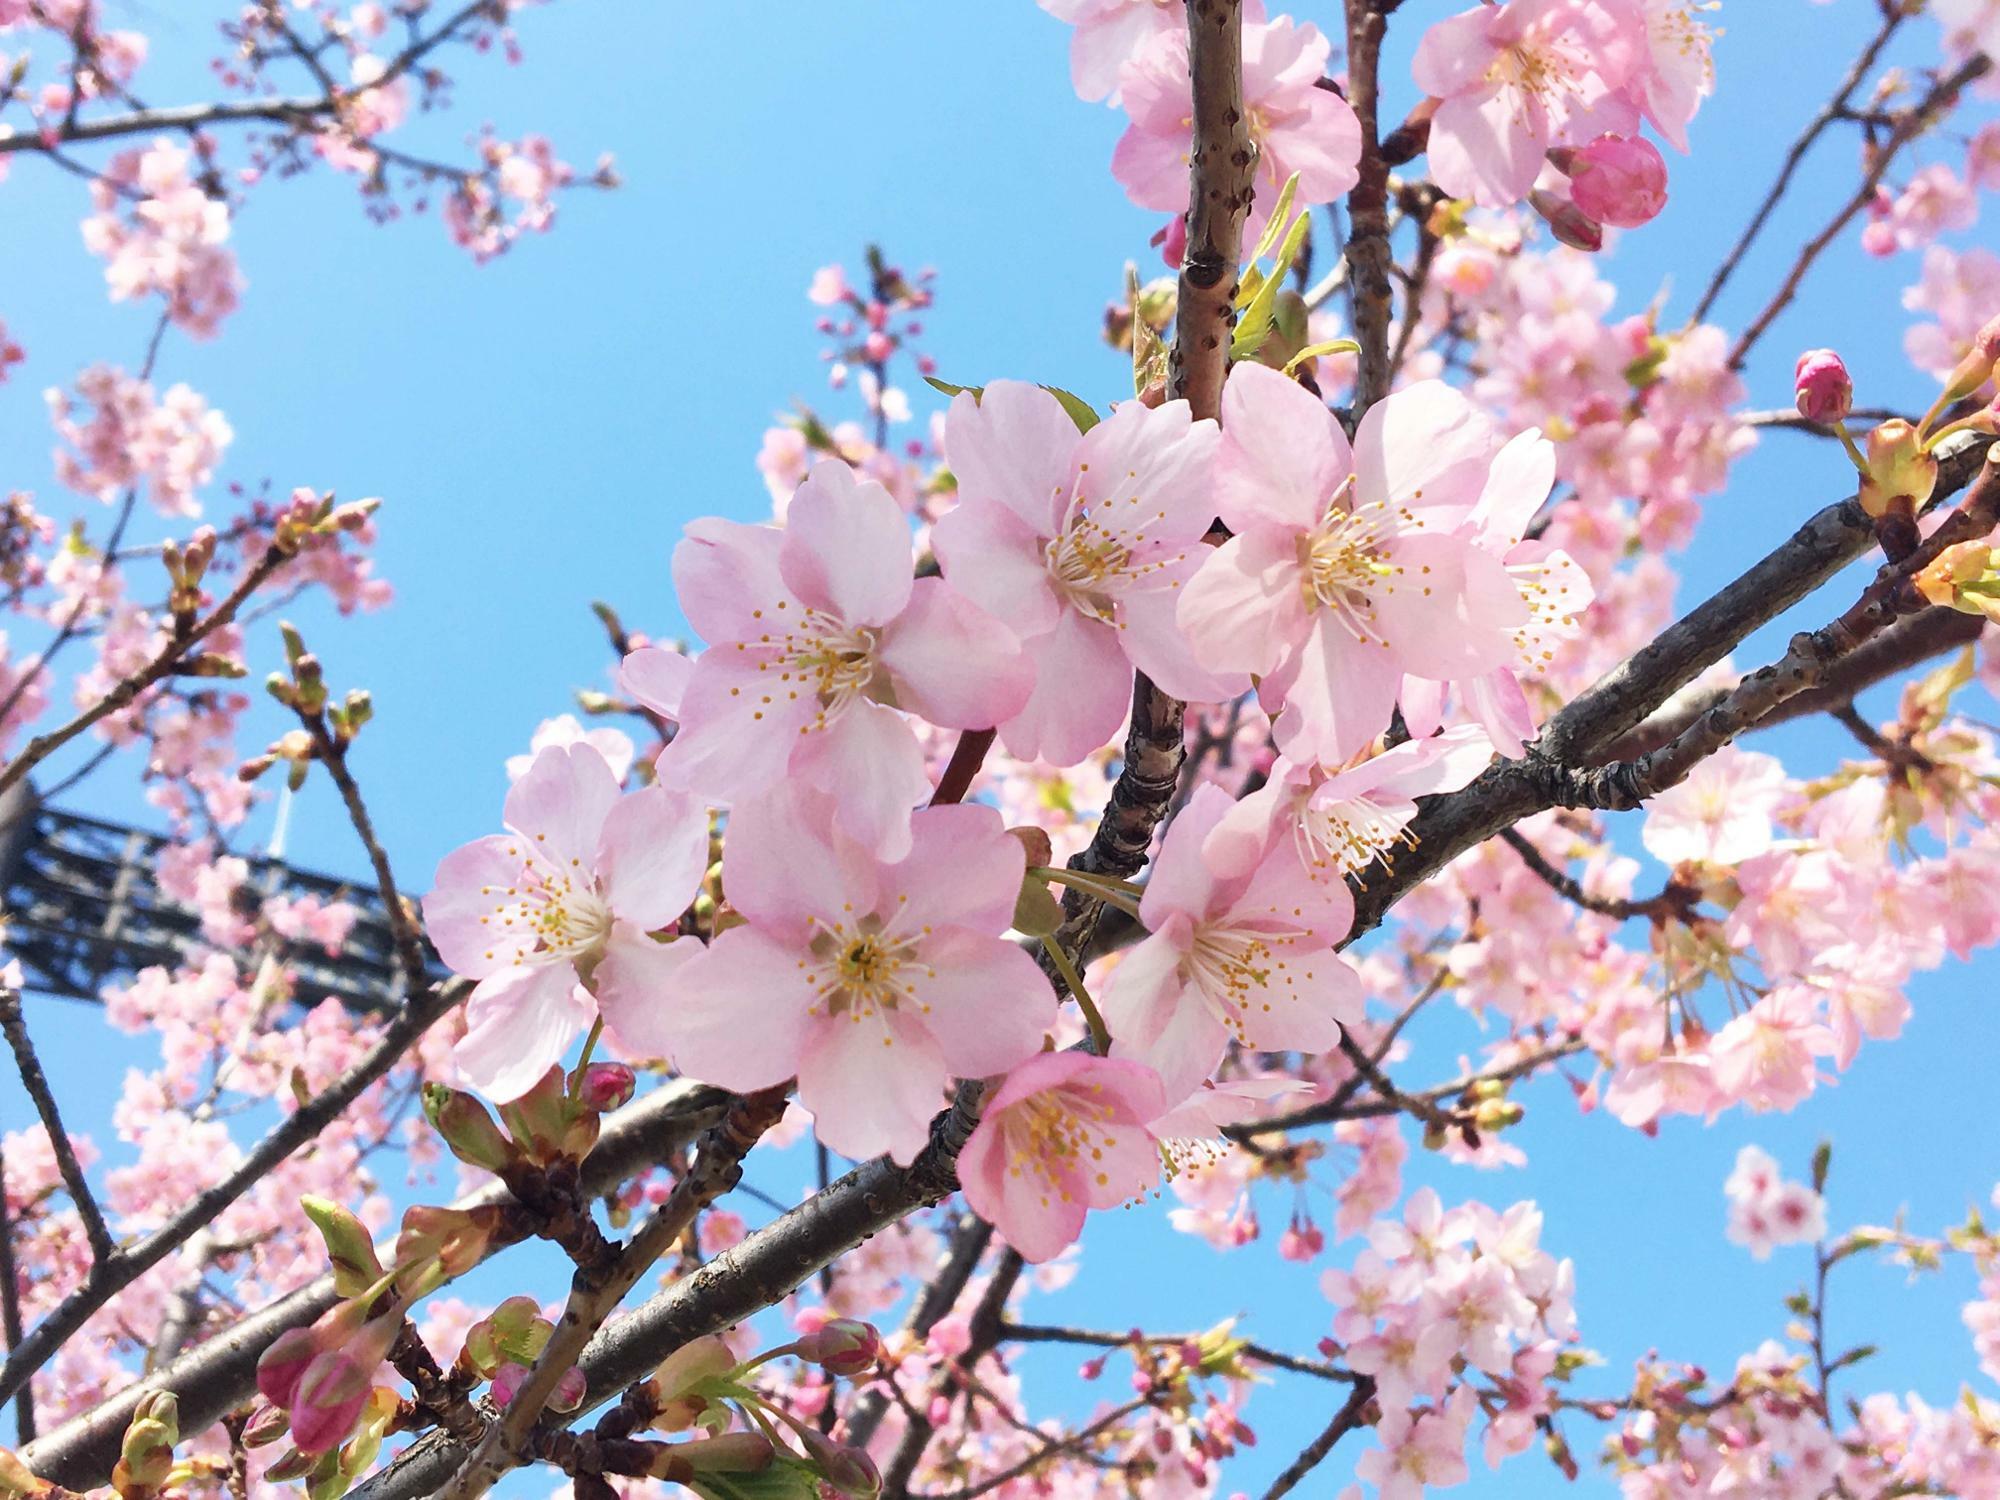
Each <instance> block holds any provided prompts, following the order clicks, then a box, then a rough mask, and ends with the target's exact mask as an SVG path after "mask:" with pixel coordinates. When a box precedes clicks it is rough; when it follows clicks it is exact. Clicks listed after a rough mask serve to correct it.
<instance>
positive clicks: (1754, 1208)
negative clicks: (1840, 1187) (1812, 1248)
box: [1722, 1146, 1826, 1260]
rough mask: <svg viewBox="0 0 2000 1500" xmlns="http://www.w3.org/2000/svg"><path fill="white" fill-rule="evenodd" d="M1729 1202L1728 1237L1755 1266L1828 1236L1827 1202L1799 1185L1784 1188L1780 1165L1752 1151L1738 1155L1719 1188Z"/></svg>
mask: <svg viewBox="0 0 2000 1500" xmlns="http://www.w3.org/2000/svg"><path fill="white" fill-rule="evenodd" d="M1722 1190H1723V1193H1724V1195H1725V1196H1726V1197H1727V1198H1728V1199H1729V1223H1728V1229H1727V1234H1728V1236H1729V1239H1730V1241H1731V1242H1732V1243H1734V1244H1738V1245H1742V1246H1744V1247H1745V1248H1746V1249H1748V1250H1749V1252H1750V1253H1751V1254H1752V1255H1753V1256H1755V1257H1756V1258H1757V1259H1758V1260H1766V1259H1769V1257H1770V1254H1771V1251H1772V1250H1773V1249H1774V1248H1775V1247H1777V1246H1779V1245H1802V1244H1811V1243H1812V1242H1813V1241H1815V1240H1817V1239H1820V1238H1821V1237H1823V1236H1824V1235H1825V1234H1826V1202H1825V1200H1824V1199H1823V1198H1821V1197H1820V1195H1819V1194H1818V1193H1816V1192H1814V1191H1813V1190H1812V1189H1811V1188H1810V1187H1808V1186H1807V1185H1806V1184H1805V1183H1803V1182H1787V1181H1785V1180H1783V1178H1782V1177H1781V1176H1780V1174H1779V1171H1778V1164H1777V1163H1776V1162H1775V1161H1773V1160H1772V1159H1771V1157H1770V1156H1769V1154H1767V1153H1766V1152H1764V1151H1762V1150H1759V1149H1758V1148H1757V1147H1755V1146H1745V1147H1744V1148H1743V1149H1742V1150H1740V1151H1739V1152H1737V1153H1736V1168H1735V1170H1734V1171H1732V1172H1731V1173H1730V1174H1729V1180H1728V1181H1727V1182H1725V1183H1724V1184H1723V1189H1722Z"/></svg>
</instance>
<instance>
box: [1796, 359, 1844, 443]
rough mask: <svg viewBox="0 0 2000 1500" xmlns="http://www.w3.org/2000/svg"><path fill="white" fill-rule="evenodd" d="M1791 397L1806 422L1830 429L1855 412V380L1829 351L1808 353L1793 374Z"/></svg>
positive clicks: (1839, 360)
mask: <svg viewBox="0 0 2000 1500" xmlns="http://www.w3.org/2000/svg"><path fill="white" fill-rule="evenodd" d="M1792 395H1793V399H1794V400H1796V401H1797V402H1798V407H1799V415H1800V416H1802V417H1804V418H1805V419H1806V420H1807V421H1808V422H1822V423H1825V424H1826V425H1827V426H1829V427H1830V426H1832V425H1833V424H1834V423H1836V422H1840V421H1844V420H1845V419H1846V417H1847V414H1848V413H1849V412H1850V411H1852V410H1854V380H1853V377H1852V376H1850V375H1849V374H1848V373H1847V366H1846V364H1845V363H1844V362H1843V361H1842V360H1841V357H1840V356H1839V355H1838V354H1836V353H1834V352H1833V350H1831V349H1808V350H1807V351H1806V352H1805V353H1804V354H1801V355H1800V356H1799V362H1798V365H1797V367H1796V369H1795V370H1794V371H1793V374H1792Z"/></svg>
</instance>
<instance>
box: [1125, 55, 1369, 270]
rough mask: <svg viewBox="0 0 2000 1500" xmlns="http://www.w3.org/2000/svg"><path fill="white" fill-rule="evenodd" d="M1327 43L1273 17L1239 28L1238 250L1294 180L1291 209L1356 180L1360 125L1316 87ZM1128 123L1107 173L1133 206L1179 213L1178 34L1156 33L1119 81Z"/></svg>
mask: <svg viewBox="0 0 2000 1500" xmlns="http://www.w3.org/2000/svg"><path fill="white" fill-rule="evenodd" d="M1332 52H1333V43H1332V42H1330V41H1329V40H1327V38H1326V36H1325V35H1324V34H1322V33H1321V31H1320V30H1319V28H1318V27H1316V26H1312V25H1309V24H1307V23H1304V22H1298V21H1294V20H1293V19H1292V18H1291V17H1290V16H1280V17H1278V18H1277V19H1276V20H1275V21H1269V22H1259V21H1251V20H1246V21H1245V22H1244V25H1243V104H1244V109H1245V112H1246V113H1247V114H1248V116H1249V125H1250V138H1251V140H1252V141H1253V142H1254V143H1255V145H1256V148H1257V153H1258V156H1257V179H1256V197H1255V199H1254V200H1253V201H1252V203H1251V205H1250V213H1249V216H1248V219H1247V221H1246V222H1245V224H1244V226H1243V243H1244V244H1245V245H1254V244H1256V243H1257V240H1258V237H1259V236H1260V235H1262V233H1263V232H1264V226H1265V224H1266V223H1267V222H1268V220H1269V218H1270V215H1271V210H1272V208H1273V207H1274V206H1275V205H1276V203H1277V201H1278V193H1279V191H1280V189H1282V188H1283V187H1284V185H1285V182H1286V180H1287V179H1288V178H1290V177H1291V176H1292V175H1293V174H1294V173H1296V174H1297V175H1298V179H1299V185H1298V188H1297V189H1296V196H1295V198H1294V200H1293V202H1294V204H1295V206H1296V207H1299V208H1303V207H1305V206H1306V205H1308V204H1313V203H1331V202H1332V201H1333V200H1334V199H1336V198H1339V197H1340V196H1341V195H1342V194H1344V193H1345V192H1346V191H1347V190H1348V189H1349V188H1351V187H1353V186H1354V184H1355V183H1356V182H1357V181H1358V180H1359V177H1360V173H1359V170H1358V167H1357V163H1358V162H1359V160H1360V156H1361V126H1360V123H1359V122H1358V121H1357V120H1356V119H1355V117H1354V111H1353V110H1352V109H1350V108H1349V107H1348V104H1347V101H1346V100H1345V99H1343V98H1341V97H1340V96H1339V95H1338V94H1334V93H1330V92H1328V91H1327V90H1326V89H1323V88H1321V87H1320V86H1319V84H1320V79H1321V78H1322V77H1323V76H1324V75H1325V72H1326V66H1327V60H1328V58H1329V57H1330V56H1331V55H1332ZM1118 86H1119V89H1120V92H1121V96H1122V103H1123V104H1124V107H1125V112H1126V113H1127V114H1128V115H1129V116H1130V117H1131V121H1132V123H1131V124H1130V126H1128V127H1127V128H1126V131H1125V134H1124V135H1123V136H1121V137H1119V140H1118V147H1117V149H1116V150H1115V151H1114V152H1113V153H1112V157H1111V173H1112V175H1113V176H1114V177H1116V178H1117V179H1118V181H1119V183H1120V184H1121V185H1122V186H1123V187H1124V189H1125V196H1126V197H1128V198H1130V199H1131V200H1132V201H1133V202H1134V203H1136V204H1138V206H1139V207H1141V208H1149V209H1154V210H1157V211H1159V212H1162V213H1169V214H1173V215H1174V216H1175V218H1176V220H1178V218H1179V216H1180V215H1182V214H1184V213H1185V212H1186V211H1187V206H1188V158H1187V152H1188V118H1189V112H1190V110H1191V109H1192V107H1193V106H1192V102H1191V101H1192V97H1193V91H1192V85H1191V84H1190V82H1189V79H1188V43H1187V32H1186V30H1185V28H1183V27H1181V26H1178V25H1176V26H1175V27H1173V28H1172V29H1169V30H1162V31H1161V32H1160V33H1159V34H1158V35H1157V36H1156V37H1155V38H1154V39H1153V40H1152V41H1151V42H1150V43H1148V44H1147V45H1146V46H1145V48H1144V49H1143V50H1142V51H1141V52H1140V53H1139V54H1138V56H1136V57H1135V58H1134V59H1133V60H1132V61H1131V62H1130V63H1128V64H1127V65H1126V67H1125V69H1124V70H1123V71H1122V72H1121V73H1120V74H1119V76H1118Z"/></svg>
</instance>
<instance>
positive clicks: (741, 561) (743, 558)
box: [673, 516, 796, 643]
mask: <svg viewBox="0 0 2000 1500" xmlns="http://www.w3.org/2000/svg"><path fill="white" fill-rule="evenodd" d="M784 540H785V535H784V533H783V532H782V531H780V530H778V528H777V527H775V526H745V525H743V524H742V523H741V522H739V521H724V520H721V519H720V518H718V517H714V516H704V517H703V518H701V519H700V520H698V521H691V522H689V523H688V528H687V535H686V537H685V538H684V539H683V540H682V541H681V544H680V545H679V546H678V547H676V548H674V567H673V572H674V593H675V596H676V597H677V598H678V599H679V601H680V606H681V613H682V614H684V615H686V616H687V618H688V623H689V624H690V625H692V626H694V628H695V630H696V632H697V633H699V634H700V636H701V637H702V639H703V640H706V641H709V642H711V643H713V642H717V641H742V640H751V641H754V640H756V639H757V637H758V635H760V634H761V633H762V632H763V629H764V626H763V625H762V623H761V617H760V616H759V615H758V613H757V611H759V610H765V611H775V610H776V609H777V607H778V603H779V601H780V600H785V601H788V602H789V601H790V600H791V598H792V591H791V590H790V589H789V588H787V587H786V586H785V581H784V579H783V578H782V577H781V576H780V575H779V572H778V553H779V549H780V548H781V547H783V545H784ZM794 607H796V606H794Z"/></svg>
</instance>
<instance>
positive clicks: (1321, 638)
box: [1179, 365, 1530, 764]
mask: <svg viewBox="0 0 2000 1500" xmlns="http://www.w3.org/2000/svg"><path fill="white" fill-rule="evenodd" d="M1222 399H1223V443H1222V450H1221V453H1220V456H1219V458H1218V462H1217V497H1216V498H1217V508H1218V509H1219V511H1220V512H1221V515H1222V519H1223V521H1224V523H1225V524H1227V525H1228V526H1229V527H1230V529H1231V530H1232V531H1233V532H1234V533H1235V535H1234V536H1233V537H1232V538H1231V539H1230V540H1229V541H1227V542H1225V543H1224V544H1223V545H1222V546H1221V547H1220V548H1218V549H1217V550H1216V552H1215V555H1214V556H1213V557H1211V558H1209V559H1208V560H1207V561H1206V562H1205V563H1204V564H1203V565H1202V568H1201V571H1200V572H1199V573H1197V574H1196V575H1195V577H1194V578H1193V580H1191V581H1190V582H1189V584H1188V585H1187V587H1186V588H1184V589H1183V590H1182V591H1181V596H1180V604H1179V619H1180V623H1181V626H1182V628H1183V629H1184V630H1186V631H1187V633H1188V637H1189V639H1190V641H1191V643H1192V645H1193V647H1194V651H1195V654H1196V656H1197V658H1199V659H1200V660H1201V661H1202V662H1203V664H1204V665H1205V666H1207V667H1209V668H1210V669H1212V670H1215V671H1237V672H1249V673H1253V674H1259V675H1260V676H1261V681H1260V683H1259V687H1258V691H1259V695H1260V697H1261V698H1262V700H1263V702H1264V704H1265V706H1266V707H1267V708H1269V709H1271V710H1273V711H1274V712H1276V713H1277V714H1278V717H1277V722H1276V726H1275V733H1276V736H1277V742H1278V746H1279V748H1280V749H1281V750H1283V751H1284V752H1285V753H1286V754H1288V755H1290V756H1293V757H1294V758H1295V759H1298V760H1317V761H1321V762H1324V763H1328V764H1338V763H1340V762H1342V761H1345V760H1347V759H1348V758H1349V757H1351V756H1353V755H1354V754H1356V753H1357V752H1358V751H1360V750H1361V749H1363V748H1364V747H1365V746H1366V745H1367V744H1368V742H1369V741H1370V740H1372V739H1373V738H1374V737H1375V736H1376V735H1377V734H1379V733H1381V732H1382V730H1384V729H1386V728H1387V727H1388V724H1389V718H1390V715H1391V714H1392V713H1393V712H1394V710H1395V706H1396V699H1397V695H1398V691H1399V689H1400V687H1401V684H1402V679H1403V676H1404V674H1405V673H1409V674H1413V675H1416V676H1420V677H1425V678H1431V679H1435V680H1441V681H1451V680H1457V679H1466V678H1479V677H1484V676H1485V675H1487V674H1488V673H1490V672H1492V671H1494V670H1496V669H1498V668H1500V667H1501V666H1503V665H1505V664H1506V663H1507V662H1509V661H1511V660H1513V659H1514V657H1515V654H1516V649H1517V648H1516V643H1515V635H1516V632H1518V631H1519V630H1520V629H1521V627H1523V626H1524V625H1526V624H1528V623H1529V619H1530V612H1529V609H1528V606H1527V605H1526V603H1525V602H1524V601H1523V599H1522V595H1521V590H1520V587H1519V586H1518V585H1517V584H1516V582H1515V581H1514V579H1513V578H1512V577H1511V576H1510V575H1509V573H1508V571H1507V568H1506V565H1505V564H1504V562H1503V561H1502V560H1501V559H1500V558H1498V557H1495V556H1493V555H1492V554H1491V553H1489V552H1487V551H1485V550H1482V549H1481V548H1480V547H1479V546H1478V545H1477V544H1476V542H1475V540H1474V538H1473V535H1472V534H1471V519H1472V512H1473V509H1474V506H1475V505H1476V504H1477V503H1478V501H1479V499H1480V495H1481V492H1482V490H1483V488H1484V486H1485V485H1486V483H1487V478H1488V473H1489V470H1490V468H1491V465H1492V460H1493V447H1494V444H1493V439H1492V431H1491V428H1490V427H1489V426H1488V425H1487V423H1486V422H1485V420H1484V419H1483V418H1481V417H1480V416H1479V415H1478V414H1477V413H1476V412H1475V411H1474V410H1473V409H1472V407H1471V405H1470V404H1469V403H1468V402H1466V401H1465V399H1464V398H1463V397H1461V396H1459V395H1458V394H1457V393H1456V392H1454V391H1452V390H1450V389H1448V388H1447V387H1445V386H1443V385H1441V384H1438V383H1436V382H1428V381H1427V382H1423V383H1422V384H1419V385H1416V386H1412V387H1410V388H1408V389H1406V390H1402V391H1398V392H1396V393H1395V394H1394V395H1392V396H1390V397H1389V398H1388V399H1387V400H1386V401H1384V402H1382V403H1381V405H1380V406H1379V407H1377V408H1375V409H1373V410H1371V411H1370V412H1369V413H1368V415H1367V417H1365V418H1364V419H1363V421H1362V424H1361V427H1360V431H1359V432H1358V434H1357V435H1356V438H1355V444H1354V447H1353V448H1352V449H1350V448H1349V446H1348V443H1347V440H1346V438H1345V437H1344V436H1343V435H1342V434H1341V431H1340V428H1339V426H1338V424H1337V423H1335V421H1334V419H1333V415H1332V413H1330V412H1329V411H1328V410H1327V409H1326V408H1325V407H1324V406H1322V405H1321V404H1320V402H1319V401H1318V400H1317V399H1315V398H1314V397H1313V396H1312V395H1311V393H1309V392H1307V391H1305V390H1303V389H1302V388H1300V387H1299V386H1297V385H1295V384H1293V383H1292V382H1291V381H1289V380H1287V379H1285V378H1284V377H1283V376H1282V375H1280V374H1278V373H1277V372H1276V371H1274V370H1269V369H1266V368H1264V367H1263V366H1261V365H1239V366H1238V367H1237V369H1236V372H1235V373H1234V374H1233V375H1232V376H1231V378H1230V381H1229V384H1228V385H1227V386H1226V387H1225V388H1224V390H1223V398H1222Z"/></svg>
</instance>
